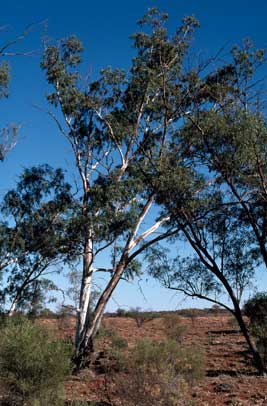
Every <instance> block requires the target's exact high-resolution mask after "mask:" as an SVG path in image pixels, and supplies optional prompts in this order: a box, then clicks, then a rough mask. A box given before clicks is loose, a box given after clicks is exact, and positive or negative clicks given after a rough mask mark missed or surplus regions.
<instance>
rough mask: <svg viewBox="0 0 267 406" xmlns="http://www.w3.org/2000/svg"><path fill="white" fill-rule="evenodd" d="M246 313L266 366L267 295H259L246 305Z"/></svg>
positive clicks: (263, 293)
mask: <svg viewBox="0 0 267 406" xmlns="http://www.w3.org/2000/svg"><path fill="white" fill-rule="evenodd" d="M243 310H244V313H245V315H246V316H247V317H248V318H249V321H250V324H249V326H250V330H251V333H252V334H253V336H254V337H255V341H256V344H257V347H258V350H259V351H260V352H261V354H262V357H263V359H264V362H265V364H266V363H267V293H266V292H262V293H257V294H256V295H255V296H253V297H252V298H251V299H249V300H248V301H247V302H246V303H245V305H244V309H243Z"/></svg>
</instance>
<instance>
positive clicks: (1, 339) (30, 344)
mask: <svg viewBox="0 0 267 406" xmlns="http://www.w3.org/2000/svg"><path fill="white" fill-rule="evenodd" d="M69 360H70V349H69V348H68V347H67V346H66V345H65V344H64V343H62V342H59V341H58V342H53V341H51V339H50V338H49V336H48V334H47V332H46V331H45V330H44V329H43V328H41V327H40V326H38V325H36V324H34V323H32V322H30V321H29V320H26V319H23V318H21V317H20V318H16V319H11V320H8V321H7V322H6V323H5V324H4V325H3V326H2V328H1V334H0V380H1V386H2V388H3V390H2V392H3V395H4V398H5V404H6V405H10V406H11V405H12V406H15V405H23V406H51V405H57V406H59V405H61V404H63V400H62V391H63V381H64V379H65V377H66V375H67V374H68V372H69V370H70V361H69Z"/></svg>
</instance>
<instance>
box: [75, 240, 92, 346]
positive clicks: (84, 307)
mask: <svg viewBox="0 0 267 406" xmlns="http://www.w3.org/2000/svg"><path fill="white" fill-rule="evenodd" d="M92 246H93V244H92V240H91V239H88V241H87V242H86V244H85V252H84V259H83V277H82V283H81V291H80V302H79V309H78V315H77V329H76V349H77V348H78V346H79V343H80V340H81V337H82V335H83V331H84V329H85V325H86V321H87V319H88V317H89V302H90V295H91V287H92V276H93V270H92V260H93V255H92Z"/></svg>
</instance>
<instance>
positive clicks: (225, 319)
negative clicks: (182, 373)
mask: <svg viewBox="0 0 267 406" xmlns="http://www.w3.org/2000/svg"><path fill="white" fill-rule="evenodd" d="M42 323H44V324H45V325H46V326H47V328H49V329H51V330H53V332H54V333H55V334H56V335H57V336H61V337H62V336H64V337H65V338H66V339H72V337H73V336H74V328H75V320H74V319H73V318H68V319H65V320H56V319H51V320H43V321H42ZM183 323H184V324H185V325H186V326H187V329H186V332H185V333H184V337H183V341H184V343H185V344H187V343H188V344H192V343H195V344H198V345H200V346H201V347H203V349H204V351H205V377H204V379H203V380H202V381H201V383H200V384H198V385H197V386H195V387H194V388H193V389H192V393H191V396H192V401H193V404H194V405H200V406H221V405H232V406H241V405H244V406H245V405H246V406H247V405H250V406H254V405H267V378H264V377H259V376H257V374H256V371H255V369H254V368H253V366H252V364H251V358H250V355H249V354H248V352H247V347H246V344H245V342H244V339H243V337H242V335H241V334H240V333H239V331H238V329H237V328H236V326H235V325H234V324H233V322H232V321H231V318H230V317H229V316H228V315H227V314H223V313H222V314H218V315H208V314H207V315H203V314H201V315H200V316H197V317H193V318H192V317H183ZM104 324H105V327H106V328H109V329H113V330H115V331H116V333H117V334H118V335H119V336H121V337H123V338H125V339H126V340H127V342H128V345H129V347H131V346H133V345H134V344H135V343H136V342H137V340H139V339H140V338H144V337H147V338H150V339H153V340H156V341H162V340H164V339H166V332H165V328H164V323H163V322H162V319H161V318H155V319H153V320H150V321H147V322H145V323H144V324H143V325H142V326H141V327H138V325H137V323H136V320H134V319H132V318H128V317H106V318H105V320H104ZM104 383H105V382H104V376H103V374H101V373H99V372H97V371H88V370H87V371H83V372H82V373H80V374H79V375H77V376H73V377H72V378H70V379H69V380H68V382H66V397H67V399H68V400H69V401H70V403H69V404H70V405H71V404H72V402H71V401H73V400H77V399H79V400H84V401H93V400H96V401H100V400H104V399H105V390H104V386H105V385H104ZM73 404H74V402H73ZM84 404H86V403H84ZM88 404H90V403H88ZM140 406H142V405H140Z"/></svg>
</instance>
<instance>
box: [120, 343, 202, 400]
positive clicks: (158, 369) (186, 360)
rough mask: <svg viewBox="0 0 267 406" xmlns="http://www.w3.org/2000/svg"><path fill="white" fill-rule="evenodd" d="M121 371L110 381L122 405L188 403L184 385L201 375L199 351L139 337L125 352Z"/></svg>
mask: <svg viewBox="0 0 267 406" xmlns="http://www.w3.org/2000/svg"><path fill="white" fill-rule="evenodd" d="M123 374H124V375H123V377H121V376H118V375H117V376H114V377H113V381H112V382H113V385H115V393H116V396H119V398H120V401H121V404H122V405H130V406H137V405H138V406H139V405H141V404H142V406H146V405H147V406H151V405H155V406H156V405H157V406H158V405H162V406H163V405H170V406H178V405H179V406H181V405H189V400H188V388H189V387H190V386H191V385H192V384H195V383H196V382H198V381H199V380H200V379H201V378H202V377H203V353H202V352H201V351H199V348H193V347H188V348H186V347H183V348H182V347H181V346H180V345H177V343H176V342H175V341H167V342H164V343H156V342H152V341H149V340H142V341H139V342H138V343H137V345H136V346H135V347H134V348H132V349H130V350H129V351H128V354H127V356H125V359H124V369H123Z"/></svg>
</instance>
